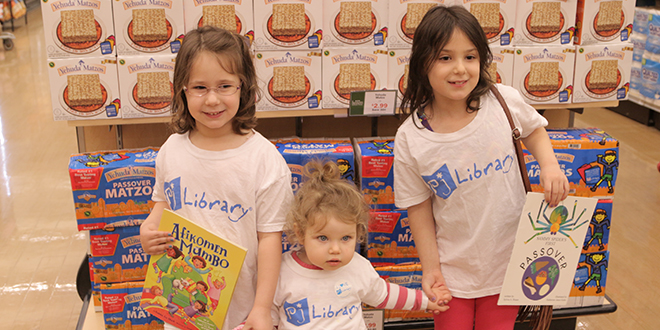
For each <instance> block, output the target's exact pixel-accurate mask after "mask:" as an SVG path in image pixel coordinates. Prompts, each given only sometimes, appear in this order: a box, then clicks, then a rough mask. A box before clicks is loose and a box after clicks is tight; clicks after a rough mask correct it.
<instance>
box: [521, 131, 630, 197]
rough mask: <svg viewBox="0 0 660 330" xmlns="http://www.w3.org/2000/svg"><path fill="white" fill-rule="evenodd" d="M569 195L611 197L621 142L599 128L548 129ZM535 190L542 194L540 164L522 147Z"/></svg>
mask: <svg viewBox="0 0 660 330" xmlns="http://www.w3.org/2000/svg"><path fill="white" fill-rule="evenodd" d="M548 135H549V136H550V142H551V143H552V147H553V149H554V152H555V157H556V158H557V161H558V162H559V167H560V168H561V170H562V171H563V172H564V174H565V175H566V177H567V178H568V185H569V189H570V190H569V195H571V196H581V197H612V196H613V195H614V188H615V186H616V180H617V177H618V174H619V141H617V140H616V139H615V138H613V137H612V136H611V135H609V134H607V133H606V132H605V131H603V130H601V129H598V128H566V129H548ZM523 152H524V153H525V156H524V158H525V164H526V166H527V173H528V174H529V181H530V183H531V185H532V191H534V192H543V187H542V186H541V183H540V174H541V169H540V167H539V164H538V162H537V161H536V159H535V158H534V156H532V155H531V154H530V153H529V151H528V150H527V148H526V147H525V146H524V144H523Z"/></svg>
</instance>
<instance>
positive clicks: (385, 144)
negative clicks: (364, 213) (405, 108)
mask: <svg viewBox="0 0 660 330" xmlns="http://www.w3.org/2000/svg"><path fill="white" fill-rule="evenodd" d="M354 144H355V153H356V154H355V157H356V159H357V166H358V169H359V171H360V172H359V173H360V175H359V180H360V185H359V187H360V191H362V195H363V196H364V199H365V201H366V202H367V203H368V204H369V206H370V207H371V209H372V210H373V211H390V210H393V209H394V208H395V206H394V191H393V189H394V170H393V168H392V166H393V165H394V138H393V137H370V138H356V139H354Z"/></svg>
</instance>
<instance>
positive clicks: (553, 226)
mask: <svg viewBox="0 0 660 330" xmlns="http://www.w3.org/2000/svg"><path fill="white" fill-rule="evenodd" d="M543 204H545V208H544V207H543ZM548 205H549V204H548V203H546V202H545V200H543V201H541V206H540V207H539V213H538V214H537V215H536V223H537V224H539V225H540V226H539V227H536V225H534V220H532V212H529V213H527V217H529V222H530V223H531V224H532V228H534V230H535V231H538V233H536V234H534V236H532V237H530V238H529V239H528V240H527V241H525V244H527V243H529V241H531V240H532V239H533V238H534V237H536V236H539V235H543V234H547V233H550V235H557V233H560V234H562V235H564V236H566V237H568V238H569V239H570V240H571V242H573V245H575V247H577V244H575V241H573V238H572V237H571V235H569V234H567V233H566V232H569V231H573V230H575V229H578V228H580V227H581V226H582V225H584V224H585V223H587V222H588V221H589V220H585V221H584V222H582V223H581V224H579V225H578V224H577V223H578V221H580V218H581V217H582V215H583V214H584V212H585V211H586V210H587V209H586V208H585V209H583V210H582V212H581V213H580V215H579V216H578V217H577V219H575V208H576V207H577V201H575V204H573V213H572V214H571V218H570V219H567V218H568V209H567V208H566V207H565V206H563V205H557V207H556V208H555V209H554V210H552V213H550V218H548V217H547V216H546V215H545V212H546V211H547V209H548ZM541 209H543V218H544V219H545V222H546V223H543V222H541V221H540V217H541ZM573 219H575V222H573V223H570V222H571V221H573Z"/></svg>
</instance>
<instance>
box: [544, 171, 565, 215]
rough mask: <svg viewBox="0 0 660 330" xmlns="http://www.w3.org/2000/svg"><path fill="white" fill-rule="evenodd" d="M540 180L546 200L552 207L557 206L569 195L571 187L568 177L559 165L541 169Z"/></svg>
mask: <svg viewBox="0 0 660 330" xmlns="http://www.w3.org/2000/svg"><path fill="white" fill-rule="evenodd" d="M540 181H541V186H543V190H544V193H545V196H544V197H545V201H546V202H548V204H549V205H550V207H555V206H557V205H558V204H559V202H561V201H563V200H564V199H566V197H567V196H568V191H569V189H570V187H569V185H568V179H567V178H566V175H564V172H562V171H561V169H560V168H559V167H558V166H557V167H553V168H550V169H543V170H541V177H540Z"/></svg>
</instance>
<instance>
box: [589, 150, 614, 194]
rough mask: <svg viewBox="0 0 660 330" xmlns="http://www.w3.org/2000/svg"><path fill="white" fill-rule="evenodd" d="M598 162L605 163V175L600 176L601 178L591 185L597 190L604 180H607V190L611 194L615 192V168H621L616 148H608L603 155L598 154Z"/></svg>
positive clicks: (592, 189)
mask: <svg viewBox="0 0 660 330" xmlns="http://www.w3.org/2000/svg"><path fill="white" fill-rule="evenodd" d="M598 164H601V165H603V175H602V176H601V177H600V180H598V182H596V184H595V185H593V186H592V187H591V191H596V189H597V188H598V186H600V184H601V183H603V181H607V188H608V189H607V192H608V193H609V194H612V193H614V187H612V179H613V178H614V169H618V168H619V160H618V159H617V157H616V150H606V151H605V153H604V154H603V155H598Z"/></svg>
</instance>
